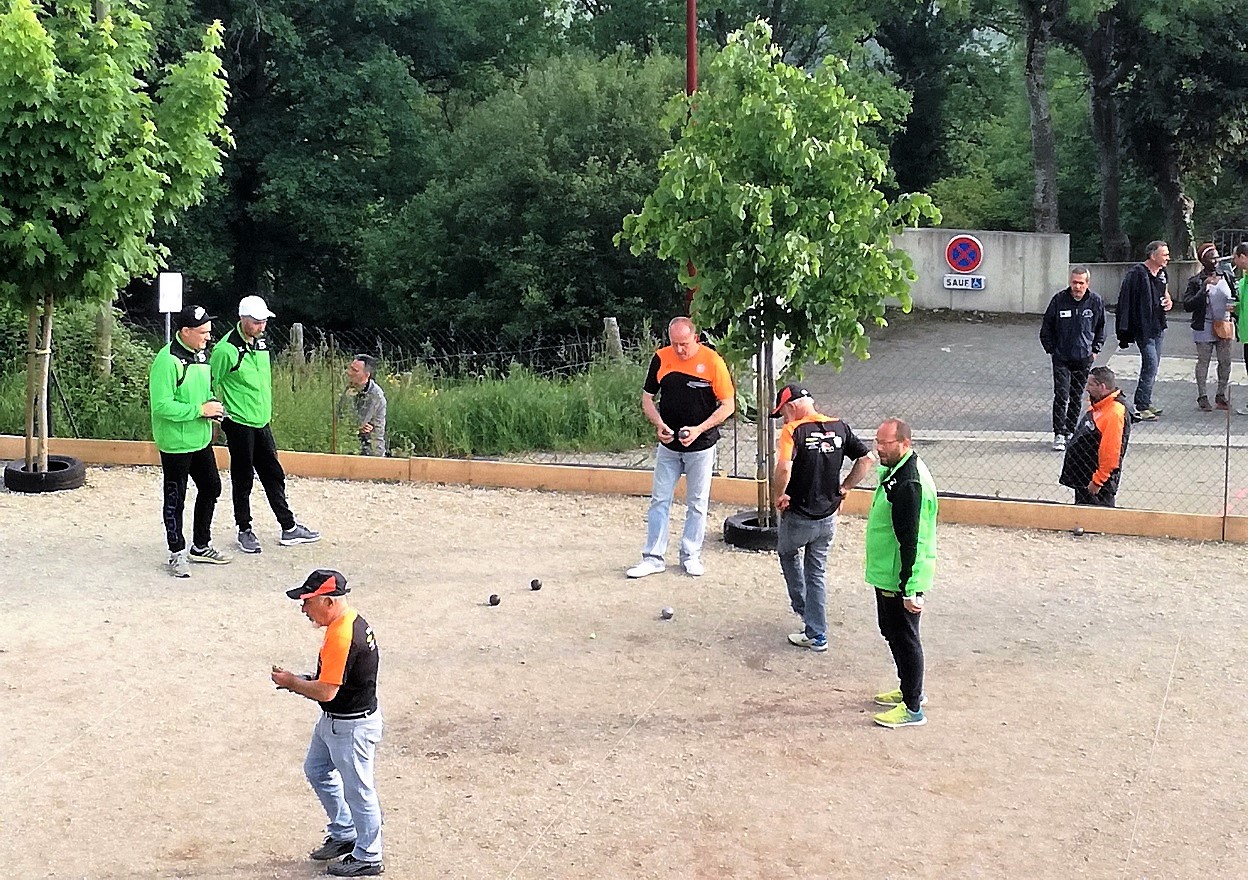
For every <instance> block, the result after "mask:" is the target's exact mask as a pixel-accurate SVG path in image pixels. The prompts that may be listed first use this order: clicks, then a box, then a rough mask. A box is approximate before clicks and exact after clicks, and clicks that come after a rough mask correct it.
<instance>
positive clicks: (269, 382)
mask: <svg viewBox="0 0 1248 880" xmlns="http://www.w3.org/2000/svg"><path fill="white" fill-rule="evenodd" d="M272 317H273V312H272V311H270V310H269V307H268V305H266V304H265V302H264V300H263V299H261V298H260V297H258V296H245V297H243V299H242V301H241V302H239V304H238V324H237V325H236V326H235V327H234V329H233V330H231V331H230V333H229V335H227V336H226V337H225V338H224V339H222V340H221V341H220V342H218V343H217V344H216V346H214V347H213V349H212V360H211V366H212V387H213V390H214V391H215V393H216V395H217V397H218V398H219V399H220V400H221V403H222V404H223V405H224V407H225V418H224V419H223V420H222V422H221V428H222V430H223V431H224V432H225V440H226V443H227V444H228V445H229V448H230V479H231V482H232V483H233V486H232V489H233V495H234V520H235V522H236V523H237V524H238V546H239V549H241V550H242V551H243V552H244V553H259V552H260V551H261V549H262V548H261V547H260V540H259V539H258V538H257V537H256V533H255V532H254V531H252V528H251V487H252V483H253V477H254V476H259V477H260V485H261V486H263V487H264V494H265V495H266V496H267V497H268V499H269V506H270V507H271V508H273V515H274V516H276V517H277V521H278V524H279V525H281V527H282V533H281V537H280V539H279V542H280V543H281V544H283V545H285V546H291V545H293V544H311V543H312V542H314V541H319V540H320V539H321V533H320V532H316V531H313V530H312V529H310V528H308V527H307V526H304V525H301V524H300V523H299V522H297V521H296V520H295V515H294V514H293V513H291V511H290V505H289V504H287V502H286V472H285V471H284V470H282V464H281V462H280V461H278V458H277V443H276V441H274V439H273V431H272V430H270V428H269V422H270V421H271V420H272V418H273V373H272V366H271V364H270V362H269V346H268V340H267V339H266V337H265V335H264V330H265V327H266V325H267V323H268V320H269V318H272Z"/></svg>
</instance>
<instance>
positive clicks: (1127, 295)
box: [1115, 241, 1174, 422]
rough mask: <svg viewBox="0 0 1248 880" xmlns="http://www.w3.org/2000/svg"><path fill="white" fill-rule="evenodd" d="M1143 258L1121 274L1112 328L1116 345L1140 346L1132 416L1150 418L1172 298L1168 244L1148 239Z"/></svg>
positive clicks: (1154, 408)
mask: <svg viewBox="0 0 1248 880" xmlns="http://www.w3.org/2000/svg"><path fill="white" fill-rule="evenodd" d="M1145 254H1146V257H1145V259H1144V262H1142V263H1136V264H1135V265H1134V266H1132V267H1131V268H1130V269H1128V270H1127V272H1126V274H1125V275H1124V276H1123V278H1122V287H1121V288H1119V290H1118V306H1117V317H1116V320H1115V330H1116V332H1117V334H1118V347H1119V348H1127V347H1128V346H1129V345H1131V344H1132V343H1134V344H1135V345H1136V346H1138V347H1139V349H1140V379H1139V381H1138V382H1137V383H1136V385H1135V416H1136V418H1138V419H1139V420H1140V421H1144V422H1153V421H1156V420H1157V417H1158V416H1159V415H1161V413H1162V408H1161V407H1159V406H1156V405H1154V404H1153V385H1154V384H1155V383H1156V381H1157V367H1158V365H1159V364H1160V363H1161V343H1162V340H1163V339H1164V338H1165V335H1166V312H1168V311H1170V309H1171V307H1172V306H1173V305H1174V301H1173V300H1171V299H1170V293H1169V291H1168V290H1167V289H1166V266H1167V265H1168V264H1169V263H1170V246H1169V245H1168V244H1166V243H1165V242H1164V241H1150V242H1149V243H1148V247H1147V248H1146V249H1145Z"/></svg>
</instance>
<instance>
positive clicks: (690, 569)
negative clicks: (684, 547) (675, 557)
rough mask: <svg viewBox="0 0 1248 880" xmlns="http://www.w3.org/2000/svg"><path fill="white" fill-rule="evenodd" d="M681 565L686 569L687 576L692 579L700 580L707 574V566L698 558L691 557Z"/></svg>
mask: <svg viewBox="0 0 1248 880" xmlns="http://www.w3.org/2000/svg"><path fill="white" fill-rule="evenodd" d="M681 564H682V565H683V566H684V567H685V574H687V575H689V576H690V577H695V578H700V577H702V575H704V574H706V566H704V565H703V564H702V560H701V559H699V558H698V557H696V556H690V557H689V558H688V559H686V560H685V561H684V562H683V563H681Z"/></svg>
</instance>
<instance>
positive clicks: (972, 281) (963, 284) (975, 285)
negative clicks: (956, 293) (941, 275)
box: [945, 275, 985, 290]
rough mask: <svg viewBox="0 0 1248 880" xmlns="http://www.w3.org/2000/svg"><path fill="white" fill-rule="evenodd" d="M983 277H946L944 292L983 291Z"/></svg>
mask: <svg viewBox="0 0 1248 880" xmlns="http://www.w3.org/2000/svg"><path fill="white" fill-rule="evenodd" d="M984 284H985V281H984V276H983V275H946V276H945V290H983V289H984Z"/></svg>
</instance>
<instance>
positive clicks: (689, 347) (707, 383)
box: [628, 317, 736, 578]
mask: <svg viewBox="0 0 1248 880" xmlns="http://www.w3.org/2000/svg"><path fill="white" fill-rule="evenodd" d="M667 335H668V338H669V339H670V340H671V343H672V344H671V345H669V346H665V347H663V348H660V349H659V350H658V351H657V352H655V354H654V357H653V358H651V359H650V370H649V372H648V373H647V374H646V382H645V385H644V386H643V390H642V394H641V410H642V412H643V413H645V415H646V418H647V419H648V420H649V421H650V424H652V425H654V430H655V434H656V436H657V437H658V440H659V445H658V447H657V449H656V450H655V460H654V483H653V485H652V487H651V490H650V509H649V512H648V513H647V514H646V546H645V547H644V548H642V551H641V554H642V555H641V562H639V563H637V564H636V565H634V566H633V567H632V568H630V569H629V570H628V576H629V577H630V578H640V577H646V576H647V575H651V574H658V573H659V572H661V571H663V570H664V569H665V568H667V563H666V562H664V560H663V557H664V555H665V554H666V553H667V529H668V514H669V513H670V511H671V507H672V495H673V493H674V492H675V490H676V483H677V482H678V481H679V480H680V475H681V474H684V475H685V530H684V534H683V535H682V536H681V539H680V563H681V565H682V566H683V567H684V569H685V573H686V574H689V575H692V576H693V577H699V576H701V575H702V573H703V572H704V571H705V568H704V567H703V565H702V540H703V538H704V537H705V536H706V511H707V505H708V504H709V503H710V498H711V473H712V471H714V469H715V441H717V440H718V439H719V426H720V425H721V424H723V421H724V419H726V418H728V417H729V416H730V415H732V413H733V410H734V409H735V408H736V391H735V390H733V387H732V378H731V377H730V376H729V375H728V367H727V366H726V365H725V364H724V359H723V358H721V357H720V356H719V353H718V352H716V351H715V350H714V349H712V348H710V347H709V346H706V345H702V344H701V343H699V342H698V330H697V328H696V327H695V326H694V324H693V321H691V320H690V319H688V318H684V317H680V318H673V319H672V321H671V323H670V324H668V325H667ZM656 398H657V403H656Z"/></svg>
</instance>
